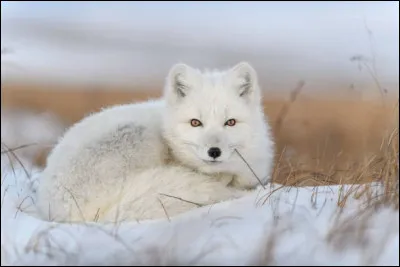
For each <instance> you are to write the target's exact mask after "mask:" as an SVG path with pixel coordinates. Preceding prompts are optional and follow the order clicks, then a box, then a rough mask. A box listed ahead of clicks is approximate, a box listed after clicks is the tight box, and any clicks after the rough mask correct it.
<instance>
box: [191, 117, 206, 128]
mask: <svg viewBox="0 0 400 267" xmlns="http://www.w3.org/2000/svg"><path fill="white" fill-rule="evenodd" d="M190 125H192V127H199V126H201V125H203V124H202V123H201V121H199V120H196V119H192V120H191V121H190Z"/></svg>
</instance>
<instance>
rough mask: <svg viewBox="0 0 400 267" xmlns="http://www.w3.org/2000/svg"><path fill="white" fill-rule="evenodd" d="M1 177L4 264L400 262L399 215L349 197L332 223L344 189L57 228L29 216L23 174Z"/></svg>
mask: <svg viewBox="0 0 400 267" xmlns="http://www.w3.org/2000/svg"><path fill="white" fill-rule="evenodd" d="M39 174H40V171H39V170H36V171H35V172H33V175H32V176H33V177H39ZM2 176H3V177H2V186H1V190H2V192H1V194H2V196H1V198H2V203H1V205H2V207H1V246H2V257H1V261H2V265H12V264H17V265H19V264H23V265H41V264H43V265H55V264H56V265H66V264H67V265H114V264H116V265H127V264H130V265H175V264H178V265H183V264H185V265H186V264H189V265H203V264H205V265H214V264H216V265H259V264H272V265H365V264H371V265H392V266H396V265H397V266H398V265H399V212H398V211H394V210H391V209H389V208H388V209H382V210H378V211H375V212H374V213H373V214H372V215H370V216H367V215H365V214H364V215H357V214H358V210H359V209H360V206H362V205H361V203H362V201H363V199H362V198H361V199H359V200H355V199H353V198H352V197H350V198H349V200H348V201H347V204H346V206H345V207H344V209H343V213H342V215H341V216H339V217H338V214H337V211H338V208H337V201H338V199H339V195H340V194H341V193H342V194H343V192H344V191H346V190H348V189H349V187H350V186H346V187H341V186H330V187H305V188H279V186H278V185H271V186H269V187H268V188H267V189H265V190H264V189H260V190H258V191H257V192H255V193H252V194H250V195H249V196H248V197H245V198H243V199H238V200H235V201H230V202H225V203H220V204H217V205H214V206H210V207H202V208H199V209H196V210H193V211H190V212H188V213H186V214H182V215H181V216H178V217H175V218H170V219H168V218H165V219H163V220H156V221H147V222H145V221H143V222H138V223H136V222H135V223H127V222H126V223H121V224H119V225H118V226H111V225H101V224H96V223H88V224H81V225H77V224H75V225H70V224H64V225H63V224H57V223H51V222H45V221H41V220H38V219H36V218H35V217H34V216H32V215H30V213H29V209H30V208H32V207H33V206H32V202H33V200H34V194H33V193H32V188H34V187H35V180H34V179H32V180H29V179H26V174H25V172H24V171H22V170H21V168H19V169H18V168H17V169H16V170H14V172H12V171H10V170H9V171H6V172H4V170H2ZM36 182H37V181H36ZM376 188H377V190H378V191H379V189H378V188H379V187H378V185H376ZM27 196H31V197H27ZM21 203H22V205H21ZM21 210H26V212H23V211H21ZM338 218H339V219H338ZM346 220H347V221H346Z"/></svg>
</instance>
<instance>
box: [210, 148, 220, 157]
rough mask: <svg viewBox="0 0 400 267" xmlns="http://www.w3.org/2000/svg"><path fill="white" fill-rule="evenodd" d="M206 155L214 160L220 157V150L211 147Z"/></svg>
mask: <svg viewBox="0 0 400 267" xmlns="http://www.w3.org/2000/svg"><path fill="white" fill-rule="evenodd" d="M208 155H209V156H210V157H212V158H214V159H216V158H218V157H219V156H221V149H219V147H212V148H210V149H209V150H208Z"/></svg>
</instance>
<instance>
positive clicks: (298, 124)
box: [1, 83, 399, 265]
mask: <svg viewBox="0 0 400 267" xmlns="http://www.w3.org/2000/svg"><path fill="white" fill-rule="evenodd" d="M118 89H119V88H112V90H110V88H106V87H104V88H102V89H101V90H99V89H98V88H94V90H87V89H85V90H82V88H81V87H79V88H78V87H70V88H69V87H65V86H60V88H58V89H57V90H52V89H50V88H48V87H46V86H40V85H16V84H4V85H3V86H2V97H1V106H2V109H9V108H26V109H29V110H32V111H34V112H37V113H40V112H51V113H53V114H55V115H57V116H58V117H59V118H60V119H61V121H62V123H64V126H66V127H67V126H69V125H71V124H72V123H74V122H77V121H78V120H80V119H82V118H83V116H85V115H86V114H88V113H90V112H94V111H98V110H99V109H100V108H101V107H104V106H108V105H113V104H122V103H128V102H136V101H142V100H146V99H149V98H154V97H158V96H160V95H161V90H153V88H150V89H148V88H142V90H140V89H137V88H134V90H126V89H124V88H121V90H118ZM333 96H334V95H333ZM342 96H343V97H332V96H328V95H325V96H315V95H314V96H313V95H312V94H310V93H308V92H307V84H302V83H299V84H298V85H297V87H295V88H293V90H292V92H291V93H289V94H287V95H286V96H282V95H279V96H278V95H273V94H272V93H264V106H265V113H266V114H267V116H268V119H269V123H270V125H271V126H272V130H273V137H274V139H275V142H276V148H277V151H276V158H275V169H274V174H273V184H274V185H273V186H271V187H268V189H265V190H268V192H266V193H264V194H263V197H264V198H266V199H272V198H273V197H274V198H273V199H275V200H277V201H278V202H279V203H280V204H279V205H283V206H284V205H287V207H286V208H285V207H283V208H282V207H280V206H279V207H280V208H279V209H280V212H283V213H282V214H283V215H282V218H283V217H284V214H285V209H286V210H287V212H289V211H290V213H291V214H292V215H291V216H292V217H291V218H289V219H287V220H286V221H285V220H283V221H285V222H286V223H285V224H284V223H281V224H278V226H276V225H275V224H274V223H273V222H275V215H276V209H277V208H276V207H273V208H271V210H269V211H265V213H264V217H262V216H261V213H260V212H258V211H254V212H253V213H252V209H251V208H249V207H250V206H249V205H250V204H251V203H250V202H251V201H247V202H246V203H247V206H246V204H243V203H245V201H246V200H239V201H236V202H235V201H234V202H232V203H231V204H229V203H226V204H223V205H236V206H235V207H236V208H234V209H229V207H228V206H223V205H220V206H219V209H220V210H222V211H221V213H218V214H219V215H226V216H228V217H229V216H231V217H235V216H238V217H241V218H242V219H243V221H242V223H241V224H239V223H237V222H231V223H227V225H228V226H227V227H228V228H227V229H225V230H226V231H228V232H225V233H224V234H222V233H220V232H218V230H215V229H213V230H210V229H209V228H207V227H205V225H206V224H204V223H202V222H203V221H202V220H203V219H204V218H200V219H199V218H198V217H196V211H194V212H193V213H190V214H193V216H194V217H193V218H194V219H193V218H192V219H188V220H189V221H186V223H187V224H186V226H187V227H185V219H183V220H182V221H179V220H178V221H177V224H175V228H174V226H171V227H169V228H168V229H167V226H165V225H163V224H162V223H163V222H159V225H158V226H157V225H154V228H153V230H150V229H144V230H143V231H142V230H137V231H136V232H135V233H132V235H129V234H126V235H124V236H123V238H124V241H125V242H129V241H132V240H133V239H135V240H136V239H137V235H141V236H146V238H145V240H147V241H143V242H150V241H149V240H153V242H154V238H160V236H165V235H172V236H173V233H174V232H173V231H176V230H177V229H178V230H179V231H180V232H181V237H179V238H178V237H173V238H172V239H168V240H169V241H168V242H169V243H168V242H167V241H165V240H164V239H165V238H164V239H162V238H161V239H160V240H159V241H158V243H157V245H154V244H153V243H151V242H150V243H146V244H147V247H146V245H140V244H138V245H137V247H140V248H141V249H142V250H140V249H139V250H138V251H139V252H138V256H137V255H136V254H135V256H132V254H129V255H128V254H126V253H122V252H118V251H119V250H118V249H117V247H116V245H114V244H109V251H107V252H106V250H107V248H101V250H102V251H104V255H102V257H101V259H100V258H98V259H94V258H93V255H91V253H94V252H93V250H95V248H94V247H93V246H94V244H95V243H96V242H99V243H101V242H103V244H104V243H107V242H111V241H107V239H106V238H107V237H97V239H93V240H91V238H80V241H78V242H77V245H76V247H74V248H75V249H76V248H77V247H82V246H87V247H85V248H86V249H84V250H83V251H84V252H82V255H81V256H78V257H77V254H76V251H75V252H74V249H70V250H69V251H68V250H67V249H66V250H65V251H64V253H65V254H66V255H68V256H67V257H61V256H59V257H57V256H54V255H59V254H57V253H59V251H58V252H57V251H56V250H57V249H55V248H54V246H55V245H54V244H56V243H57V242H56V241H54V240H53V241H54V244H53V247H52V245H51V244H50V243H51V242H53V241H51V242H49V241H48V240H50V238H47V239H46V240H47V241H43V242H45V244H46V247H52V248H53V251H52V253H54V255H53V256H52V257H50V256H49V257H48V258H43V257H42V258H40V257H36V256H32V255H31V254H32V253H31V254H29V253H28V252H27V251H29V250H27V249H25V248H26V246H27V244H28V243H29V242H32V241H29V240H31V239H32V238H28V237H27V235H31V236H32V235H34V234H33V233H34V232H35V231H34V230H26V231H22V230H18V229H17V226H16V225H17V224H18V223H16V224H13V223H12V222H7V221H6V219H5V216H7V215H8V214H12V216H14V213H15V217H19V216H21V217H20V219H19V222H20V223H19V224H18V225H19V227H23V225H24V224H23V223H22V221H25V222H26V223H27V222H28V221H30V223H31V224H32V225H39V226H38V227H39V228H41V229H43V228H46V227H47V228H51V227H52V226H50V225H48V223H43V222H38V220H36V219H33V218H31V217H29V215H27V214H24V215H18V216H17V213H18V211H19V213H20V214H22V212H21V210H22V211H23V209H22V208H21V206H22V204H20V205H19V206H18V207H17V208H15V204H14V206H13V205H8V207H7V208H3V202H4V201H3V200H4V198H5V195H7V194H12V192H13V191H10V190H9V191H8V192H6V191H7V190H4V188H3V186H4V185H3V183H6V184H7V178H2V265H3V253H4V255H6V256H7V255H8V257H5V259H4V264H30V263H32V261H36V263H35V264H40V263H45V264H49V263H50V264H54V263H55V264H66V263H67V264H98V262H101V264H104V263H107V264H133V265H149V264H153V265H172V264H195V265H197V264H217V265H218V264H229V263H232V264H239V265H242V264H246V265H248V264H250V265H270V264H272V265H285V264H294V265H297V264H301V265H303V264H312V265H318V264H324V265H346V264H350V265H363V264H372V265H381V264H388V265H396V264H397V265H398V248H399V232H398V225H399V219H398V209H399V195H398V193H399V191H398V181H399V166H398V163H399V158H398V157H399V140H398V138H399V136H398V130H399V126H398V112H399V110H398V96H395V97H389V98H388V99H389V100H387V101H386V102H384V103H383V102H382V98H380V97H377V98H376V99H370V100H363V99H362V95H360V94H355V93H354V92H350V91H349V92H348V94H347V95H346V94H344V95H342ZM29 130H31V129H26V131H27V132H28V133H29ZM2 142H4V140H3V136H2ZM4 145H7V144H4ZM20 145H21V146H22V145H23V144H20ZM37 147H38V148H40V147H41V148H40V149H39V152H38V153H37V154H35V164H36V165H37V167H38V168H39V169H40V168H41V167H43V166H44V164H45V160H46V155H47V153H48V151H49V149H51V146H49V145H47V146H46V145H43V144H42V145H41V144H38V145H37ZM14 149H15V151H12V150H13V148H12V147H9V146H7V149H5V148H3V147H2V161H3V156H4V155H5V154H8V155H10V154H13V155H11V156H8V157H12V156H15V154H16V153H17V150H21V151H22V149H24V148H18V147H17V146H16V147H14ZM6 150H7V151H6ZM10 150H11V152H10ZM14 152H15V153H14ZM16 165H18V163H16V164H15V166H16ZM2 166H3V164H2ZM17 173H18V172H14V174H15V176H18V174H17ZM2 176H4V171H3V170H2ZM20 176H21V175H20ZM8 179H9V178H8ZM4 181H6V182H4ZM10 183H11V182H10V181H8V185H10ZM376 185H378V186H376ZM318 188H319V189H318ZM326 189H328V191H330V193H327V192H323V191H324V190H325V191H326ZM293 190H294V191H295V194H293V193H292V192H293ZM17 191H18V189H15V192H17ZM279 191H281V192H279ZM10 192H11V193H10ZM15 192H14V195H15V196H14V198H15V199H19V200H21V198H22V197H21V196H20V195H18V194H17V193H15ZM6 193H7V194H6ZM261 194H262V193H261ZM274 194H275V196H274ZM285 194H286V195H285ZM329 194H330V195H329ZM16 195H18V196H16ZM327 195H329V196H327ZM281 198H282V199H285V200H284V201H280V200H281ZM10 199H12V197H10ZM15 199H13V200H12V201H13V202H15V201H16V200H15ZM327 199H328V200H327ZM240 201H242V202H240ZM271 201H272V200H271ZM281 202H282V203H281ZM327 202H328V203H327ZM347 202H349V203H347ZM234 203H237V204H234ZM264 203H265V201H264ZM329 203H330V204H329ZM354 203H360V205H355V204H354ZM11 206H12V207H11ZM217 206H218V205H217ZM295 206H296V207H300V208H299V209H302V208H304V207H306V209H307V210H308V211H307V212H306V214H308V215H307V216H312V218H313V219H311V220H312V221H309V222H308V223H306V224H304V223H303V224H302V223H300V221H301V220H302V219H301V218H303V217H302V216H305V215H304V213H302V214H303V215H301V216H300V217H299V216H298V217H293V216H294V215H293V214H295V213H296V212H294V210H295V208H294V207H295ZM308 206H310V207H308ZM241 207H243V209H241ZM15 210H17V212H16V211H15ZM200 210H201V209H200ZM350 210H352V211H350ZM199 212H200V211H199ZM257 212H258V213H257ZM298 213H299V212H298ZM300 213H301V212H300ZM255 214H258V215H259V216H261V217H262V218H263V219H262V220H263V223H265V224H264V225H263V227H267V228H268V227H270V228H269V229H268V230H265V229H264V228H262V227H261V226H260V225H257V224H256V223H255V222H256V220H259V219H260V218H261V217H257V216H256V215H255ZM266 214H274V218H273V219H269V218H268V219H266V217H265V216H266ZM309 214H313V215H309ZM321 214H325V215H326V216H324V215H322V216H320V215H321ZM297 215H298V214H297ZM374 215H376V216H374ZM392 215H393V216H392ZM185 216H186V215H185ZM185 216H183V217H184V218H185ZM187 216H189V215H187ZM213 216H217V215H216V214H215V215H213ZM254 216H256V217H254ZM332 216H335V217H334V218H339V217H340V218H341V221H336V220H335V219H334V218H333V217H332ZM378 217H379V218H378ZM196 218H197V219H196ZM296 218H297V219H296ZM303 219H304V218H303ZM378 219H379V220H378ZM3 220H4V221H3ZM168 220H169V218H168ZM190 220H192V221H190ZM293 220H294V221H293ZM11 221H12V220H11ZM272 221H273V222H272ZM283 221H282V222H283ZM289 222H293V223H294V224H293V225H292V226H291V227H292V228H291V229H292V230H291V231H292V232H290V233H288V232H287V231H286V230H287V228H285V227H289V226H288V225H289V224H288V223H289ZM3 223H4V225H6V227H7V226H8V228H7V229H8V230H7V231H8V232H7V234H6V232H5V231H4V232H3ZM179 223H180V224H179ZM42 224H44V225H42ZM260 224H261V222H260ZM177 225H179V227H180V228H176V226H177ZM282 225H286V226H282ZM306 225H307V226H306ZM310 225H313V226H310ZM379 225H380V227H379ZM62 227H64V228H68V227H69V228H68V229H69V230H71V229H72V228H73V227H75V226H61V228H62ZM82 227H83V226H82ZM120 227H121V229H123V228H124V227H125V228H129V227H131V226H126V225H125V226H120ZM139 227H142V228H146V227H145V226H138V228H137V229H139ZM157 227H159V228H157ZM192 227H198V230H199V231H197V232H198V233H196V234H193V233H189V232H190V231H189V230H192ZM229 227H231V228H229ZM257 227H261V228H260V229H263V230H260V231H263V232H257V230H255V229H251V230H250V229H249V228H257ZM47 228H46V229H47ZM284 228H285V229H286V230H285V229H284ZM378 228H382V231H379V229H378ZM389 228H390V229H391V230H388V229H389ZM154 229H156V230H154ZM162 229H163V230H162ZM257 229H258V228H257ZM272 229H273V230H272ZM396 229H397V230H396ZM81 230H82V229H81ZM384 230H386V231H387V232H383V231H384ZM49 231H51V230H49ZM62 231H65V229H63V230H62ZM71 231H73V230H71ZM82 231H86V232H84V233H85V234H86V236H87V237H90V236H94V235H96V234H94V233H91V232H90V231H93V229H90V227H87V228H85V229H83V230H82ZM121 231H122V230H121ZM146 231H147V232H148V233H146ZM152 231H153V232H152ZM229 231H230V232H229ZM280 231H282V232H280ZM285 231H286V232H285ZM293 231H294V232H293ZM390 231H392V232H390ZM22 232H24V233H22ZM25 232H27V233H25ZM151 232H152V233H151ZM195 232H196V231H195ZM243 232H244V233H245V234H244V235H240V233H243ZM389 232H390V233H389ZM3 233H4V237H3ZM226 233H228V234H229V233H230V234H231V235H232V236H231V237H230V238H231V239H232V240H230V241H229V242H234V241H235V240H236V241H238V243H236V244H235V249H236V251H237V250H239V251H240V252H241V253H242V254H240V253H239V254H235V253H233V252H232V251H233V250H234V249H233V247H234V246H233V244H231V243H229V244H230V245H228V244H225V245H223V246H222V245H221V244H219V245H221V246H222V247H223V248H224V250H223V251H222V252H219V254H213V252H201V253H200V252H199V253H200V254H199V255H198V254H195V253H194V252H193V251H196V249H193V250H191V252H190V253H187V252H185V249H186V248H185V246H186V245H188V244H189V243H190V244H191V247H192V246H194V247H196V246H197V248H200V246H204V245H205V243H204V242H205V241H200V239H201V238H200V236H202V238H203V239H204V238H207V237H210V238H211V236H212V237H214V236H222V235H225V234H226ZM260 233H263V234H265V236H263V235H261V234H260ZM13 234H14V235H15V236H19V238H20V239H19V241H18V242H19V243H18V242H15V243H14V244H13V247H17V248H15V249H14V250H13V249H10V248H9V247H7V245H8V244H10V242H11V241H10V240H13V238H14V236H13ZM185 234H186V235H185ZM97 235H99V233H97ZM157 235H159V236H158V237H157ZM196 235H197V236H196ZM246 235H247V236H246ZM260 235H261V236H262V237H261V238H260ZM42 236H43V234H42ZM54 236H57V235H56V233H54V234H53V235H52V237H54ZM121 236H122V235H121ZM182 236H184V237H185V238H189V240H186V241H185V238H184V237H182ZM316 236H319V237H316ZM76 237H77V236H76ZM79 237H81V235H79ZM264 237H265V238H264ZM15 238H16V237H15ZM57 238H59V240H58V242H60V238H62V237H60V232H58V237H56V238H55V239H57ZM152 238H153V239H152ZM182 238H183V239H182ZM304 238H306V239H304ZM24 239H26V241H21V240H24ZM6 240H8V241H6ZM62 240H63V242H66V241H65V237H64V239H62ZM94 240H97V241H94ZM99 240H100V241H99ZM115 240H117V238H115ZM242 240H247V241H248V242H250V243H251V245H249V243H246V242H247V241H246V242H244V243H243V244H241V243H242ZM304 240H308V241H304ZM119 241H121V240H119ZM119 241H118V242H119ZM178 241H179V242H178ZM321 241H324V243H323V244H324V245H323V246H320V245H318V244H321V243H320V242H321ZM6 242H8V243H6ZM118 242H116V243H118ZM166 242H167V243H166ZM171 242H172V244H171ZM174 242H175V243H174ZM304 242H307V244H309V248H308V247H307V246H306V247H307V248H305V247H304ZM139 243H140V242H139ZM107 244H108V243H107ZM185 244H186V245H185ZM238 244H239V245H238ZM246 244H247V245H246ZM18 247H19V248H18ZM22 247H24V249H25V250H23V249H22ZM89 247H90V248H89ZM144 247H145V248H144ZM167 247H168V249H167ZM211 247H212V246H211ZM350 247H351V249H349V248H350ZM252 249H253V250H252ZM3 250H4V251H6V250H7V252H4V251H3ZM58 250H59V248H58ZM199 250H200V249H199ZM15 251H20V252H19V253H20V254H18V253H15ZM21 251H24V252H21ZM79 251H81V250H79ZM24 253H25V254H24ZM47 253H48V252H47ZM74 253H75V254H74ZM115 253H120V254H119V256H118V257H119V258H118V260H116V259H115V260H113V259H112V257H111V255H116V254H115ZM294 253H298V254H296V256H294V255H295V254H294ZM33 254H34V255H37V254H40V253H38V252H37V251H36V250H34V253H33ZM16 255H20V256H19V257H18V256H16ZM21 255H24V256H21ZM107 255H108V256H107ZM149 255H150V256H149ZM243 255H246V256H243ZM288 255H290V257H288ZM77 258H79V259H77ZM6 259H8V262H7V260H6ZM194 260H196V262H194ZM52 261H53V262H52Z"/></svg>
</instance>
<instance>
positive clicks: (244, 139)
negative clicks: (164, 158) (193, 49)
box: [163, 62, 265, 173]
mask: <svg viewBox="0 0 400 267" xmlns="http://www.w3.org/2000/svg"><path fill="white" fill-rule="evenodd" d="M164 98H165V101H166V107H167V108H166V112H165V114H164V125H163V131H164V138H165V139H166V140H167V142H168V144H169V146H170V148H171V150H172V153H173V155H174V156H175V157H176V158H177V159H178V160H180V161H181V162H182V163H184V164H186V165H188V166H191V167H194V168H196V169H198V170H200V171H202V172H205V173H214V172H232V171H233V170H234V169H235V168H234V166H233V165H234V164H235V162H236V161H237V160H238V155H237V151H238V152H239V153H240V152H244V154H247V155H248V154H249V153H248V152H251V150H254V149H257V148H259V147H258V145H260V144H257V140H260V138H258V136H261V135H264V134H265V122H264V113H263V109H262V105H261V92H260V88H259V85H258V81H257V74H256V71H255V70H254V69H253V68H252V67H251V66H250V64H248V63H246V62H241V63H239V64H237V65H236V66H234V67H232V68H230V69H228V70H225V71H204V72H202V71H199V70H197V69H194V68H192V67H190V66H188V65H186V64H183V63H179V64H176V65H174V66H173V67H172V68H171V70H170V72H169V74H168V76H167V79H166V86H165V91H164ZM250 154H251V153H250ZM232 163H233V164H232ZM233 172H234V171H233Z"/></svg>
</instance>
